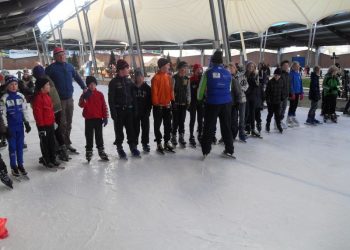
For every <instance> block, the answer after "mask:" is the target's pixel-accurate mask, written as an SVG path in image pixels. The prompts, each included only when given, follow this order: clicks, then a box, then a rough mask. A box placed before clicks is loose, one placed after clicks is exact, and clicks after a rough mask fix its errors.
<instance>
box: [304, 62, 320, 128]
mask: <svg viewBox="0 0 350 250" xmlns="http://www.w3.org/2000/svg"><path fill="white" fill-rule="evenodd" d="M319 78H320V67H318V66H315V67H314V70H313V72H312V73H311V82H310V90H309V99H310V101H311V106H310V110H309V113H308V116H307V120H306V124H308V125H317V124H319V123H320V121H319V120H317V119H316V118H315V116H316V109H317V106H318V101H319V100H320V99H321V93H320V81H319Z"/></svg>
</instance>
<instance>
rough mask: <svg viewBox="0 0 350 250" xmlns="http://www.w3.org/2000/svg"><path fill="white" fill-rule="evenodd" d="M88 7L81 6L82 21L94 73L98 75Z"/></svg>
mask: <svg viewBox="0 0 350 250" xmlns="http://www.w3.org/2000/svg"><path fill="white" fill-rule="evenodd" d="M88 8H89V6H88V7H85V8H83V15H84V21H85V27H86V33H87V35H88V40H89V47H90V54H91V58H92V63H93V64H94V69H95V75H96V76H97V75H98V70H97V61H96V56H95V49H94V46H93V44H92V36H91V30H90V24H89V18H88V15H87V13H88Z"/></svg>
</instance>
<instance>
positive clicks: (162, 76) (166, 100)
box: [151, 72, 174, 106]
mask: <svg viewBox="0 0 350 250" xmlns="http://www.w3.org/2000/svg"><path fill="white" fill-rule="evenodd" d="M151 89H152V104H153V105H154V106H169V105H170V102H171V101H172V100H174V92H173V86H172V80H171V76H169V75H168V74H167V73H163V72H158V73H157V74H155V75H154V77H153V78H152V84H151Z"/></svg>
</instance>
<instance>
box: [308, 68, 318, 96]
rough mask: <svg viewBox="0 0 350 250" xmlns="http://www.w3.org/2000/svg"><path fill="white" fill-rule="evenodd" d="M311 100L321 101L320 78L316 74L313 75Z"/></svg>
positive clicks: (310, 92)
mask: <svg viewBox="0 0 350 250" xmlns="http://www.w3.org/2000/svg"><path fill="white" fill-rule="evenodd" d="M309 99H310V100H313V101H319V100H320V99H321V93H320V82H319V76H318V75H316V73H315V72H312V73H311V82H310V91H309Z"/></svg>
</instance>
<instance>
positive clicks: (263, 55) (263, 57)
mask: <svg viewBox="0 0 350 250" xmlns="http://www.w3.org/2000/svg"><path fill="white" fill-rule="evenodd" d="M268 31H269V30H266V32H265V38H264V47H263V53H262V59H261V62H264V61H265V48H266V41H267V33H268Z"/></svg>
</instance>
